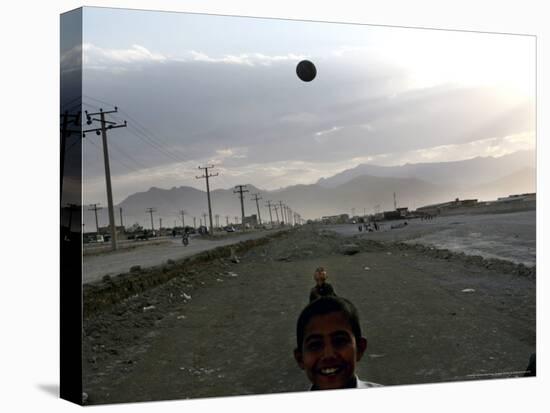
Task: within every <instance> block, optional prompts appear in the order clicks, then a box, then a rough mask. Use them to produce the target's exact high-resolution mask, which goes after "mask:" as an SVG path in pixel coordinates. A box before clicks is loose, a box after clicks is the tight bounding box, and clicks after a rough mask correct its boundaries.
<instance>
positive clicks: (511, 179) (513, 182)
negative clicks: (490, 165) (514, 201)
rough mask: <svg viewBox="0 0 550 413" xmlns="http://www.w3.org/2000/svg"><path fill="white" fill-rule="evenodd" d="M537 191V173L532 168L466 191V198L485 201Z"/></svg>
mask: <svg viewBox="0 0 550 413" xmlns="http://www.w3.org/2000/svg"><path fill="white" fill-rule="evenodd" d="M536 191H537V172H536V170H535V169H534V168H524V169H521V170H519V171H516V172H514V173H512V174H510V175H507V176H505V177H503V178H499V179H496V180H494V181H492V182H490V183H488V184H484V185H480V186H477V187H475V188H472V189H471V190H469V191H468V194H469V195H468V197H472V198H477V199H479V200H483V201H487V200H493V199H497V198H499V197H506V196H508V195H513V194H520V193H526V192H536Z"/></svg>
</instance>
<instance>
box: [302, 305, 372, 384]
mask: <svg viewBox="0 0 550 413" xmlns="http://www.w3.org/2000/svg"><path fill="white" fill-rule="evenodd" d="M366 348H367V340H366V339H365V338H363V337H361V339H360V340H359V342H356V340H355V336H354V335H353V331H352V329H351V325H350V323H349V321H348V320H347V318H346V317H345V315H344V314H343V313H342V312H334V313H329V314H324V315H317V316H314V317H313V318H312V319H311V320H310V321H309V323H308V324H307V325H306V328H305V331H304V341H303V343H302V351H299V350H298V349H296V350H295V351H294V357H295V358H296V361H297V362H298V365H299V366H300V368H301V369H303V370H305V372H306V374H307V377H308V378H309V380H310V381H311V383H312V384H313V385H314V386H315V387H316V388H319V389H321V390H327V389H342V388H345V387H347V386H348V385H349V383H350V381H351V380H352V379H353V378H354V377H355V366H356V364H357V362H358V361H359V360H360V359H361V357H362V356H363V353H364V352H365V350H366Z"/></svg>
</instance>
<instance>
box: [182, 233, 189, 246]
mask: <svg viewBox="0 0 550 413" xmlns="http://www.w3.org/2000/svg"><path fill="white" fill-rule="evenodd" d="M181 243H182V244H183V245H185V246H187V245H189V234H187V232H184V233H183V235H182V237H181Z"/></svg>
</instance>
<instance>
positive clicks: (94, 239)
mask: <svg viewBox="0 0 550 413" xmlns="http://www.w3.org/2000/svg"><path fill="white" fill-rule="evenodd" d="M101 242H105V239H104V238H103V235H101V234H97V235H89V236H88V237H87V239H86V243H88V244H97V243H101Z"/></svg>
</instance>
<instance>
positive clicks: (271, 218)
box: [267, 200, 273, 226]
mask: <svg viewBox="0 0 550 413" xmlns="http://www.w3.org/2000/svg"><path fill="white" fill-rule="evenodd" d="M267 207H268V208H269V222H270V223H271V226H273V216H272V215H271V200H270V201H267Z"/></svg>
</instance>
